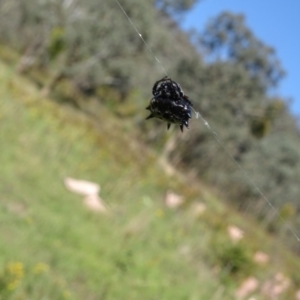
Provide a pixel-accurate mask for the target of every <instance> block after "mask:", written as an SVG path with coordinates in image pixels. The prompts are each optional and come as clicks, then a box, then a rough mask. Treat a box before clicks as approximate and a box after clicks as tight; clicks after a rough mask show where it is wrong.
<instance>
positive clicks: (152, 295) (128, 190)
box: [0, 63, 300, 300]
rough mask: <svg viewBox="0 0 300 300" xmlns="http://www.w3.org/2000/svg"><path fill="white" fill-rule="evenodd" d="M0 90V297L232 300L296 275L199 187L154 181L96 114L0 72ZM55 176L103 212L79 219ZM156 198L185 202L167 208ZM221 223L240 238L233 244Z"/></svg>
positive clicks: (280, 252) (132, 147)
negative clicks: (79, 188)
mask: <svg viewBox="0 0 300 300" xmlns="http://www.w3.org/2000/svg"><path fill="white" fill-rule="evenodd" d="M0 82H1V83H0V99H1V101H0V126H1V127H0V128H1V133H0V145H1V151H0V166H1V172H0V197H1V199H0V224H1V226H0V266H1V269H0V299H132V300H133V299H204V300H205V299H215V300H218V299H233V295H234V291H235V289H236V288H237V286H238V285H239V283H240V282H241V281H242V280H243V279H244V278H245V277H247V276H249V275H254V276H257V277H258V278H260V280H261V281H262V282H263V281H264V280H267V279H268V278H269V277H270V276H272V275H273V274H276V272H283V273H284V274H286V275H287V276H289V277H290V278H291V279H293V278H296V277H297V273H298V272H299V268H300V264H299V260H298V259H297V258H295V257H294V256H293V255H292V254H291V253H290V252H288V251H287V250H285V248H284V245H282V244H280V243H278V241H277V239H276V238H275V242H274V241H273V239H272V238H271V237H268V236H267V235H266V234H265V233H264V232H263V231H262V230H261V229H260V228H259V227H258V226H257V224H255V223H254V221H252V220H247V218H245V216H240V215H239V214H238V213H237V212H235V211H234V210H233V209H232V208H230V207H226V206H225V205H224V204H223V203H222V201H220V199H218V197H216V196H215V195H214V194H213V193H212V192H211V190H210V189H209V188H208V187H205V186H203V184H201V186H200V185H199V183H197V182H189V181H187V182H185V181H183V180H182V178H177V177H176V175H174V176H173V177H170V176H168V175H166V174H165V172H164V170H163V168H162V167H161V166H160V165H159V163H158V161H159V159H158V157H157V156H156V155H155V152H154V151H153V150H151V149H148V148H146V147H145V146H144V145H142V144H140V143H139V142H138V136H136V134H135V133H134V132H132V131H130V130H128V128H127V127H126V126H125V128H124V126H123V123H122V122H119V119H117V118H115V117H114V116H113V114H112V113H111V112H110V110H109V109H107V108H106V107H105V106H103V107H101V110H100V112H99V115H98V116H97V117H98V122H96V121H93V120H89V119H88V118H87V117H86V116H84V115H83V114H80V113H79V112H78V111H75V110H73V109H71V108H70V107H67V106H66V107H65V106H63V105H58V104H55V103H54V102H52V101H51V99H45V98H43V97H42V96H41V94H40V92H39V91H38V90H37V89H36V88H35V86H34V85H33V84H32V83H31V82H30V81H29V80H27V79H26V78H22V77H20V76H17V75H16V74H15V73H14V70H13V68H11V67H8V66H7V65H5V64H3V63H0ZM67 176H70V177H74V178H79V179H85V180H91V181H94V182H98V183H100V185H101V197H102V198H103V199H104V201H105V202H106V204H107V206H108V208H109V213H108V214H107V215H101V214H97V213H95V212H92V211H89V210H87V208H85V207H84V205H83V203H82V199H81V197H80V196H77V195H75V194H72V193H71V192H69V191H68V190H66V188H65V187H64V184H63V180H64V178H65V177H67ZM168 190H174V191H175V192H177V193H179V194H182V195H184V196H185V199H186V205H184V206H183V207H182V208H180V209H176V210H170V209H167V208H166V207H165V206H164V204H163V199H164V196H165V194H166V192H167V191H168ZM197 201H201V202H204V203H205V204H206V205H207V211H205V212H204V213H203V215H201V216H198V217H197V216H195V215H194V213H193V204H194V203H195V202H197ZM229 224H235V225H237V226H240V227H242V228H243V229H244V230H245V231H246V233H247V234H246V237H245V239H244V240H243V241H242V242H241V244H239V246H236V245H234V244H232V242H231V241H230V240H229V238H228V235H227V231H226V228H227V226H228V225H229ZM276 242H277V244H279V247H278V249H276V252H275V254H274V251H273V250H272V249H273V247H274V243H276ZM256 250H263V251H265V252H267V253H269V254H270V255H273V256H272V259H271V263H270V264H269V265H268V266H266V267H258V266H255V265H254V263H253V262H252V260H251V259H250V257H251V255H253V253H254V252H255V251H256ZM274 255H275V256H274ZM287 257H289V258H288V260H287ZM228 260H229V262H230V261H231V262H233V265H234V266H235V269H234V272H231V270H230V269H229V270H228V267H227V266H226V264H227V263H228ZM295 282H296V280H294V281H293V282H292V284H291V287H290V289H289V293H290V294H292V293H293V292H294V290H295V288H296V286H295ZM290 294H289V295H290ZM258 297H259V295H258V296H257V299H263V298H258ZM287 297H289V296H287ZM282 299H291V298H282Z"/></svg>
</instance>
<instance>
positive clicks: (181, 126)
mask: <svg viewBox="0 0 300 300" xmlns="http://www.w3.org/2000/svg"><path fill="white" fill-rule="evenodd" d="M180 130H181V132H183V125H182V124H180Z"/></svg>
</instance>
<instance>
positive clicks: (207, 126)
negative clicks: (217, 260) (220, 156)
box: [115, 0, 300, 242]
mask: <svg viewBox="0 0 300 300" xmlns="http://www.w3.org/2000/svg"><path fill="white" fill-rule="evenodd" d="M115 1H116V3H117V4H118V6H119V7H120V9H121V10H122V12H123V14H124V15H125V16H126V18H127V19H128V21H129V23H130V24H131V26H132V27H133V28H134V29H135V31H136V32H137V34H138V36H139V37H140V38H141V39H142V41H143V43H144V44H145V46H146V48H147V50H148V51H149V52H150V53H151V55H152V56H153V57H154V59H155V60H156V62H157V63H158V64H159V66H160V67H161V69H162V71H163V73H164V74H165V75H166V76H168V74H167V72H166V70H165V68H164V66H163V64H162V63H161V61H160V60H159V59H158V57H157V56H156V55H155V53H154V52H153V50H152V49H151V48H150V47H149V45H148V44H147V42H146V41H145V39H144V38H143V36H142V34H141V33H140V32H139V30H138V29H137V27H136V26H135V24H134V23H133V21H132V20H131V18H130V17H129V16H128V14H127V13H126V11H125V10H124V8H123V7H122V5H121V4H120V2H119V1H118V0H115ZM192 109H193V111H194V113H195V117H196V119H200V120H201V121H202V123H203V124H204V125H205V127H206V128H207V130H209V131H210V133H211V134H212V135H213V137H214V138H215V140H216V141H217V143H218V144H219V145H220V146H221V147H222V148H223V150H224V151H225V153H226V154H227V156H228V157H229V158H230V159H231V160H232V161H233V163H234V164H235V165H236V167H237V168H238V169H239V170H240V171H241V172H242V174H243V176H244V177H245V178H246V180H247V181H248V182H249V183H250V184H251V185H252V186H253V187H254V188H255V190H256V191H257V192H258V194H259V195H260V196H261V197H262V198H263V199H264V201H265V203H266V204H267V205H268V206H269V207H270V210H272V211H273V212H274V214H275V215H276V216H278V218H279V219H280V220H281V221H284V218H283V217H282V216H281V214H280V212H279V211H278V210H277V209H276V207H275V206H274V205H273V204H272V202H271V201H270V200H269V199H268V198H267V197H266V195H265V194H264V193H263V192H262V190H261V189H260V188H259V186H258V185H257V183H256V182H255V181H254V180H253V179H252V177H251V176H250V175H249V174H248V173H247V172H246V170H245V169H244V168H243V167H242V166H241V164H239V163H238V161H237V160H236V159H235V158H234V157H233V155H232V154H231V153H230V151H229V150H228V149H227V147H226V146H225V144H224V142H223V141H222V139H221V138H220V136H219V135H218V134H217V132H216V131H214V129H213V128H211V126H210V125H209V123H208V121H206V120H205V119H204V118H203V117H202V115H201V114H200V112H197V111H195V110H194V108H192ZM286 228H287V229H288V231H289V232H290V233H291V234H292V235H293V236H294V237H295V239H296V240H297V241H298V242H300V237H299V236H298V235H297V234H296V232H295V230H294V228H293V227H291V226H290V225H288V226H287V227H286Z"/></svg>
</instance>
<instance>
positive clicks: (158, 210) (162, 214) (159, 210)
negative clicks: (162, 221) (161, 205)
mask: <svg viewBox="0 0 300 300" xmlns="http://www.w3.org/2000/svg"><path fill="white" fill-rule="evenodd" d="M155 215H156V216H157V217H158V218H162V217H163V216H164V211H163V210H162V209H157V210H156V212H155Z"/></svg>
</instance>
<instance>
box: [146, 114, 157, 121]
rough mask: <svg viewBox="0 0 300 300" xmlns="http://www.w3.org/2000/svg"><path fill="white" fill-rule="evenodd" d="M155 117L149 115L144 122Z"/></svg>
mask: <svg viewBox="0 0 300 300" xmlns="http://www.w3.org/2000/svg"><path fill="white" fill-rule="evenodd" d="M154 117H155V116H154V115H153V114H152V113H151V114H150V115H149V116H148V117H147V118H146V120H148V119H151V118H154Z"/></svg>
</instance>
